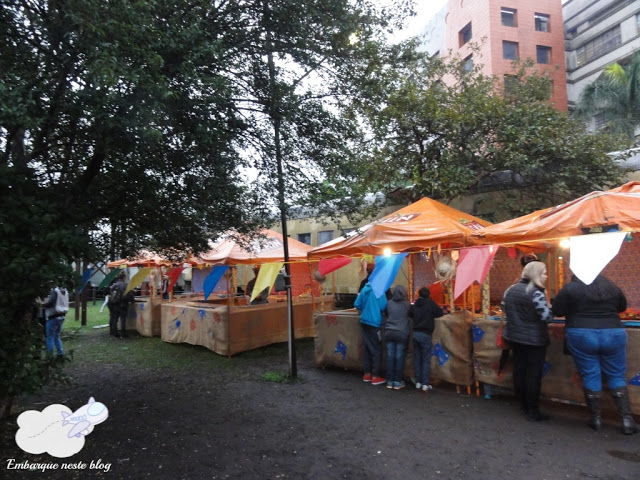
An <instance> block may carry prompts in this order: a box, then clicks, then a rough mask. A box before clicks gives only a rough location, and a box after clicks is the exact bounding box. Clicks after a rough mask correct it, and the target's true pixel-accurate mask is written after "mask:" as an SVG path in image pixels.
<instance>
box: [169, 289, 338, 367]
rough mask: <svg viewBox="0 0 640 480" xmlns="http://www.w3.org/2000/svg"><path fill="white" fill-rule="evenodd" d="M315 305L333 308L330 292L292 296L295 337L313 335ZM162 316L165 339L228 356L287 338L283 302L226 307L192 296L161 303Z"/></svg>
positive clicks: (285, 312) (216, 302)
mask: <svg viewBox="0 0 640 480" xmlns="http://www.w3.org/2000/svg"><path fill="white" fill-rule="evenodd" d="M220 300H222V299H220ZM314 306H315V307H316V308H324V309H327V310H330V309H332V308H334V306H333V296H326V297H322V298H321V299H312V298H310V297H309V298H299V297H298V298H296V299H295V301H294V302H293V320H294V327H295V329H294V334H295V338H307V337H313V336H314V335H315V329H314V325H313V308H314ZM161 316H162V320H161V324H162V332H161V334H162V340H164V341H165V342H169V343H189V344H192V345H202V346H204V347H206V348H208V349H209V350H212V351H214V352H216V353H218V354H220V355H227V356H231V355H235V354H237V353H240V352H244V351H247V350H252V349H255V348H259V347H263V346H266V345H271V344H273V343H280V342H286V341H288V339H289V328H288V319H287V303H286V302H278V301H270V302H269V303H268V304H263V305H233V306H231V307H229V306H228V304H227V303H226V300H225V301H220V302H219V301H218V300H214V301H198V300H195V299H191V300H189V301H181V302H172V303H170V304H163V305H162V315H161Z"/></svg>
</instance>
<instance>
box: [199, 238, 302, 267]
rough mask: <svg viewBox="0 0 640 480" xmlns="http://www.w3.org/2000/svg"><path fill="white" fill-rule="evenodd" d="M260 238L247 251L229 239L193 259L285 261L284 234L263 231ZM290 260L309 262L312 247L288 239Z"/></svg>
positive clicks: (201, 261)
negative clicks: (308, 255)
mask: <svg viewBox="0 0 640 480" xmlns="http://www.w3.org/2000/svg"><path fill="white" fill-rule="evenodd" d="M259 235H260V236H259V237H258V238H256V239H255V240H253V241H251V242H250V247H248V248H249V249H248V250H247V249H245V248H244V247H243V246H241V245H240V244H239V243H237V242H236V241H235V240H232V239H227V240H224V241H222V242H220V243H218V244H216V245H215V246H214V247H213V248H212V249H211V250H209V251H208V252H207V253H203V254H201V255H199V256H198V257H196V258H194V259H191V260H190V261H192V263H196V264H212V265H215V264H225V265H237V264H244V265H252V264H262V263H275V262H283V261H284V244H283V237H282V234H280V233H278V232H274V231H273V230H268V229H265V230H261V231H260V233H259ZM287 240H288V246H289V260H293V261H295V260H307V252H309V250H311V247H310V246H309V245H307V244H306V243H302V242H299V241H297V240H294V239H292V238H288V239H287Z"/></svg>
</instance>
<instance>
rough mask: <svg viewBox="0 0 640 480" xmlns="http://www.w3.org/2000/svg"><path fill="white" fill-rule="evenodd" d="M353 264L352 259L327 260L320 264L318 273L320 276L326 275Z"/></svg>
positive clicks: (321, 261)
mask: <svg viewBox="0 0 640 480" xmlns="http://www.w3.org/2000/svg"><path fill="white" fill-rule="evenodd" d="M350 263H351V259H350V258H344V257H343V258H325V259H323V260H320V261H319V262H318V273H319V274H320V275H326V274H327V273H331V272H333V271H335V270H338V269H339V268H342V267H344V266H345V265H349V264H350Z"/></svg>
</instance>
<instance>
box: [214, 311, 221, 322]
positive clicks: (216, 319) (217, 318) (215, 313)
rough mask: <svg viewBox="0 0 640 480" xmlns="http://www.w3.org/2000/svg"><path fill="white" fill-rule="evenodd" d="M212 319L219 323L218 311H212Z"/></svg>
mask: <svg viewBox="0 0 640 480" xmlns="http://www.w3.org/2000/svg"><path fill="white" fill-rule="evenodd" d="M213 321H214V322H216V323H220V314H219V313H218V312H213Z"/></svg>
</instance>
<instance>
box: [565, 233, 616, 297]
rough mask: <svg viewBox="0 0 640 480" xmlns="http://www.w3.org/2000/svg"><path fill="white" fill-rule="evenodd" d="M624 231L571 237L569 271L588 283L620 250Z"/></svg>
mask: <svg viewBox="0 0 640 480" xmlns="http://www.w3.org/2000/svg"><path fill="white" fill-rule="evenodd" d="M626 235H627V233H626V232H610V233H594V234H590V235H581V236H579V237H571V238H570V239H569V241H570V242H571V243H570V245H571V246H570V249H569V251H570V257H571V260H570V265H569V267H570V268H571V271H572V272H573V273H574V274H575V276H576V277H578V278H579V279H580V280H582V281H583V282H584V283H585V284H587V285H590V284H591V282H593V281H594V280H595V279H596V277H597V276H598V275H599V274H600V272H601V271H602V270H603V269H604V267H606V266H607V264H608V263H609V262H610V261H611V260H612V259H613V257H615V256H616V255H617V254H618V252H619V251H620V245H622V241H623V240H624V238H625V236H626Z"/></svg>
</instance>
